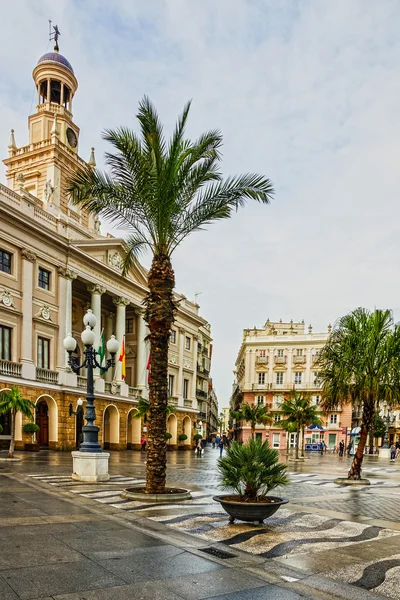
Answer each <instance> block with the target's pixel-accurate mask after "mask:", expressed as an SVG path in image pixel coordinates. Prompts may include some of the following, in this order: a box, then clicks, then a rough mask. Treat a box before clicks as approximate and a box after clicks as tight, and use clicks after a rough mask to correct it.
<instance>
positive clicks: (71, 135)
mask: <svg viewBox="0 0 400 600" xmlns="http://www.w3.org/2000/svg"><path fill="white" fill-rule="evenodd" d="M67 142H68V144H69V145H70V146H71V148H76V147H77V145H78V138H77V137H76V133H75V131H74V130H73V129H71V127H68V128H67Z"/></svg>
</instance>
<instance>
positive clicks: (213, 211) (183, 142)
mask: <svg viewBox="0 0 400 600" xmlns="http://www.w3.org/2000/svg"><path fill="white" fill-rule="evenodd" d="M189 109H190V103H188V104H187V105H186V106H185V108H184V110H183V113H182V115H181V116H180V117H179V119H178V122H177V124H176V127H175V131H174V133H173V135H172V138H171V140H170V141H169V142H167V140H166V139H165V136H164V132H163V128H162V125H161V123H160V120H159V117H158V114H157V112H156V110H155V108H154V107H153V105H152V104H151V102H150V101H149V99H148V98H146V97H145V98H144V99H143V100H142V101H141V102H140V105H139V112H138V115H137V118H138V120H139V124H140V132H141V135H140V136H139V135H136V134H135V133H134V132H133V131H131V130H130V129H127V128H125V127H121V128H119V129H117V130H107V131H106V132H105V134H104V139H106V140H107V141H108V142H110V143H111V144H112V145H113V146H114V152H113V153H107V154H106V163H107V165H108V167H109V172H108V173H103V172H100V171H98V170H95V169H92V168H90V167H88V168H87V169H83V170H82V171H79V172H78V173H76V174H75V175H74V177H73V178H72V180H71V182H70V184H69V191H70V193H71V195H72V200H73V202H75V204H79V205H80V206H82V207H84V208H86V209H87V210H88V211H89V212H91V213H94V214H102V215H103V216H104V217H106V218H108V219H109V220H110V221H111V222H112V223H114V224H116V225H117V226H119V227H120V228H123V229H124V230H125V232H126V246H127V252H126V256H125V261H124V273H126V272H127V271H128V269H129V267H130V265H131V263H132V262H133V260H134V258H137V257H138V256H139V255H140V253H141V252H143V251H144V250H150V252H151V253H152V264H151V268H150V270H149V272H148V288H149V292H148V294H147V296H146V298H145V301H144V304H145V320H146V322H147V324H148V327H149V332H150V333H149V336H148V339H149V341H150V352H151V380H150V384H149V399H150V419H149V426H148V443H147V464H146V491H147V492H148V493H163V492H165V482H166V458H167V455H166V447H165V432H166V418H165V416H166V409H167V403H168V386H167V375H168V343H169V336H170V331H171V325H172V323H173V321H174V315H175V312H176V310H177V306H176V303H175V301H174V295H173V290H174V287H175V275H174V271H173V268H172V263H171V256H172V254H173V252H174V250H175V249H176V248H177V247H178V246H179V244H180V243H181V242H182V241H183V240H184V239H185V238H186V237H187V236H188V235H190V234H191V233H192V232H194V231H198V230H200V229H202V228H203V227H204V226H205V225H207V224H209V223H212V222H213V221H216V220H220V219H228V218H229V217H231V216H232V214H233V213H234V212H236V210H237V209H238V208H239V207H242V206H244V205H245V204H246V202H247V201H248V200H257V201H259V202H262V203H264V204H268V203H269V202H270V199H271V196H272V194H273V187H272V184H271V182H270V181H269V180H268V179H266V178H265V177H262V176H260V175H255V174H247V175H241V176H238V177H228V178H227V179H225V180H224V179H223V178H222V174H221V171H220V169H219V163H220V148H221V145H222V136H221V134H220V132H219V131H209V132H206V133H204V134H203V135H201V136H200V137H199V139H198V140H197V141H195V142H192V141H190V140H188V139H185V137H184V135H185V126H186V122H187V118H188V114H189Z"/></svg>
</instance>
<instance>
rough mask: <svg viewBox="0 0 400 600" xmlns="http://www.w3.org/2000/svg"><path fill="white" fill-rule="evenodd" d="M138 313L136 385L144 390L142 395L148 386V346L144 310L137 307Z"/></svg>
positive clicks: (143, 394)
mask: <svg viewBox="0 0 400 600" xmlns="http://www.w3.org/2000/svg"><path fill="white" fill-rule="evenodd" d="M136 314H137V323H136V325H137V327H136V331H137V349H136V387H137V388H139V389H141V390H143V391H142V396H143V397H146V396H145V393H144V390H146V388H147V371H146V366H147V361H148V358H149V357H148V356H147V348H146V341H145V338H146V322H145V320H144V319H143V312H142V311H141V310H140V309H136Z"/></svg>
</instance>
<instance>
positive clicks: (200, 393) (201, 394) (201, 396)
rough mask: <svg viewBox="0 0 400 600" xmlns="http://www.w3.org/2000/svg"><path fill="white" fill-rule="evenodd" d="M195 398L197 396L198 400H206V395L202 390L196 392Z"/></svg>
mask: <svg viewBox="0 0 400 600" xmlns="http://www.w3.org/2000/svg"><path fill="white" fill-rule="evenodd" d="M196 396H199V398H207V396H208V394H207V392H203V390H196Z"/></svg>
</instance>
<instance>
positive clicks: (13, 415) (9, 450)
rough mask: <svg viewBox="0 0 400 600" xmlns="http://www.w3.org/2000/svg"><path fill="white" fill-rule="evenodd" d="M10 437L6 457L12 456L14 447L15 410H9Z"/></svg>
mask: <svg viewBox="0 0 400 600" xmlns="http://www.w3.org/2000/svg"><path fill="white" fill-rule="evenodd" d="M10 433H11V439H10V447H9V449H8V458H14V447H15V440H14V438H15V410H14V409H12V410H11V432H10Z"/></svg>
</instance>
